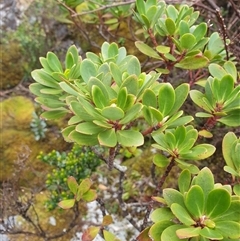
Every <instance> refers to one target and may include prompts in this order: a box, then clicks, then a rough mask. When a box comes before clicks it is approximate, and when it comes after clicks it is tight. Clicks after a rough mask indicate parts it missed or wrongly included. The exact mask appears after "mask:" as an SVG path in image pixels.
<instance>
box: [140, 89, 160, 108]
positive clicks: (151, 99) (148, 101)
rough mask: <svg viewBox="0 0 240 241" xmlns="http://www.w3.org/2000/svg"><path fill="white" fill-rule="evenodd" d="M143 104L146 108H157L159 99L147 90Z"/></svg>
mask: <svg viewBox="0 0 240 241" xmlns="http://www.w3.org/2000/svg"><path fill="white" fill-rule="evenodd" d="M142 103H143V105H146V106H152V107H154V108H156V107H157V97H156V95H155V93H154V92H153V91H152V90H151V89H146V90H145V91H144V93H143V97H142Z"/></svg>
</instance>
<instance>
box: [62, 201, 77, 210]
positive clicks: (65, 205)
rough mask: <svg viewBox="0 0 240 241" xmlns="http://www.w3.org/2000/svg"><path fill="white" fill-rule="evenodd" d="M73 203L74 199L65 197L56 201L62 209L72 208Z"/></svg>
mask: <svg viewBox="0 0 240 241" xmlns="http://www.w3.org/2000/svg"><path fill="white" fill-rule="evenodd" d="M74 204H75V199H67V200H63V201H61V202H59V203H58V206H59V207H60V208H62V209H69V208H72V207H73V206H74Z"/></svg>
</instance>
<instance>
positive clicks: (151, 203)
mask: <svg viewBox="0 0 240 241" xmlns="http://www.w3.org/2000/svg"><path fill="white" fill-rule="evenodd" d="M174 165H175V158H174V157H172V159H171V161H170V163H169V164H168V166H167V168H166V170H165V172H164V174H163V175H162V177H161V179H160V182H159V183H158V185H157V188H156V190H155V193H154V195H157V194H158V193H160V192H161V189H162V186H163V184H164V182H165V180H166V178H167V177H168V175H169V173H170V171H171V170H172V168H173V167H174ZM153 204H154V201H153V200H151V201H150V202H149V205H148V206H147V211H146V214H145V216H144V219H143V223H142V225H141V230H143V229H145V228H146V226H147V223H148V218H149V215H150V213H151V211H152V209H153Z"/></svg>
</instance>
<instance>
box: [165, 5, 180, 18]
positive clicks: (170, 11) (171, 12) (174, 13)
mask: <svg viewBox="0 0 240 241" xmlns="http://www.w3.org/2000/svg"><path fill="white" fill-rule="evenodd" d="M166 12H167V16H168V17H169V18H171V19H172V20H173V21H175V20H176V19H177V17H178V10H177V9H176V8H175V6H173V5H168V6H167V8H166Z"/></svg>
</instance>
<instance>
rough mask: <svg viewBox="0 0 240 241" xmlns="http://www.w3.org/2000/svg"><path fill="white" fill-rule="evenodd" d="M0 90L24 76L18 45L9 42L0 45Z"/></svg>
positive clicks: (10, 85) (10, 86) (14, 83)
mask: <svg viewBox="0 0 240 241" xmlns="http://www.w3.org/2000/svg"><path fill="white" fill-rule="evenodd" d="M0 56H1V61H0V77H1V86H0V89H1V90H5V89H9V88H12V87H14V86H16V85H17V84H18V83H19V82H20V81H21V80H22V78H23V76H24V69H23V67H22V66H23V63H22V56H21V50H20V45H19V44H18V43H17V42H10V43H7V44H1V45H0Z"/></svg>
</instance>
